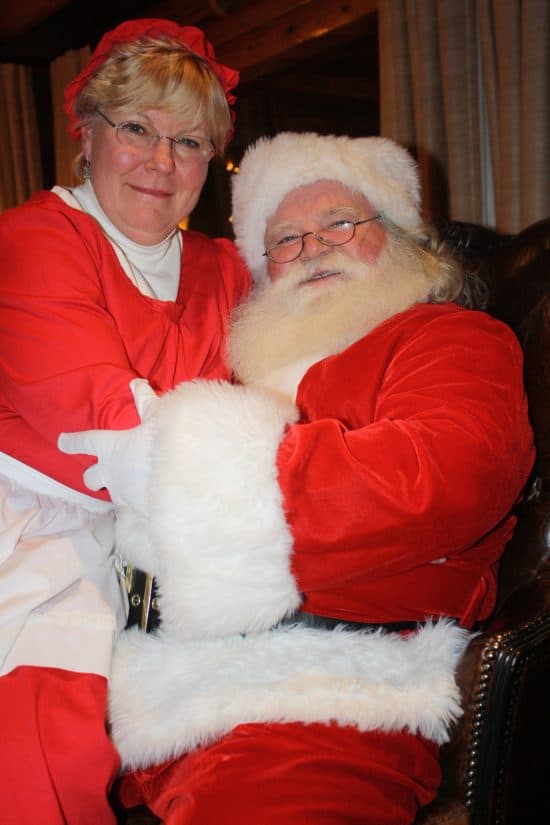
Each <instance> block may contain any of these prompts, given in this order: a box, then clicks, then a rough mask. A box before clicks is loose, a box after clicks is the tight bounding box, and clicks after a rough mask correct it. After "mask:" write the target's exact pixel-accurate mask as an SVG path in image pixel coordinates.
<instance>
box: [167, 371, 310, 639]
mask: <svg viewBox="0 0 550 825" xmlns="http://www.w3.org/2000/svg"><path fill="white" fill-rule="evenodd" d="M295 415H296V413H295V409H294V407H293V406H292V405H291V404H289V403H286V402H283V401H282V400H277V399H276V398H274V397H273V396H272V395H270V394H269V393H267V392H266V391H264V390H261V389H258V388H253V387H242V386H233V385H231V384H228V383H227V382H217V381H193V382H186V383H184V384H181V385H180V386H179V387H177V388H176V389H175V390H174V391H172V392H171V393H169V394H168V395H166V396H164V398H162V399H161V402H160V404H159V407H158V418H157V421H156V427H157V432H156V440H155V445H156V454H155V456H154V458H153V469H152V475H151V529H152V534H153V539H154V542H155V544H156V546H157V547H156V555H157V557H158V558H159V559H160V561H159V569H158V571H155V572H157V574H158V578H159V581H160V583H161V585H160V586H161V590H160V599H161V612H162V617H163V623H164V625H165V627H166V628H169V629H170V635H171V636H172V637H173V638H178V639H201V638H203V639H204V638H210V639H211V638H215V637H217V636H225V635H228V634H230V633H235V632H242V633H249V632H253V631H257V630H261V629H263V628H267V627H270V626H272V625H273V624H274V623H276V622H277V621H278V620H279V619H280V618H282V617H283V616H284V615H286V614H287V613H289V612H292V611H293V610H294V609H295V608H296V607H297V606H298V605H299V602H300V598H299V594H298V592H297V589H296V585H295V582H294V579H293V577H292V575H291V572H290V554H291V549H292V536H291V534H290V531H289V529H288V526H287V524H286V521H285V517H284V513H283V508H282V495H281V491H280V489H279V485H278V481H277V467H276V455H277V450H278V446H279V442H280V440H281V437H282V434H283V432H284V429H285V427H286V425H287V423H288V422H289V421H292V420H294V419H295Z"/></svg>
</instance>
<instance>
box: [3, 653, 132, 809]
mask: <svg viewBox="0 0 550 825" xmlns="http://www.w3.org/2000/svg"><path fill="white" fill-rule="evenodd" d="M106 694H107V683H106V680H105V679H104V678H102V677H101V676H94V675H90V674H83V673H71V672H69V671H64V670H58V669H56V668H38V667H18V668H17V669H16V670H14V671H12V672H11V673H9V674H8V675H6V676H2V677H1V678H0V708H2V722H1V730H0V740H1V746H0V776H1V777H2V788H3V793H2V795H1V796H2V802H1V804H0V820H1V822H2V825H37V823H43V824H44V825H114V823H115V817H114V814H113V812H112V810H111V807H110V805H109V801H108V799H107V794H108V790H109V788H110V786H111V784H112V782H113V780H114V778H115V776H116V774H117V772H118V770H119V766H120V760H119V758H118V755H117V753H116V751H115V750H114V748H113V746H112V744H111V742H110V741H109V739H108V737H107V734H106V732H105V707H106Z"/></svg>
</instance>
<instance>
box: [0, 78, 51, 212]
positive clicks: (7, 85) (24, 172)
mask: <svg viewBox="0 0 550 825" xmlns="http://www.w3.org/2000/svg"><path fill="white" fill-rule="evenodd" d="M0 123H1V124H2V129H3V134H2V140H1V141H0V211H3V210H4V209H8V207H10V206H16V205H17V204H18V203H21V201H23V200H25V199H26V198H27V197H28V196H29V195H30V194H31V193H32V192H34V191H36V190H38V189H41V188H42V185H43V183H42V162H41V157H40V140H39V133H38V122H37V116H36V110H35V106H34V98H33V90H32V73H31V69H30V67H28V66H20V65H17V64H14V63H0Z"/></svg>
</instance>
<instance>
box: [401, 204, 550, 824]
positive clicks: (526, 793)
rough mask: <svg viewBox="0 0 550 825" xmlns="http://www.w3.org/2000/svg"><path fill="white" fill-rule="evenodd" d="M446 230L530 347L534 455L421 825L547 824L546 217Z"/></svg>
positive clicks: (549, 482) (549, 343)
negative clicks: (518, 228)
mask: <svg viewBox="0 0 550 825" xmlns="http://www.w3.org/2000/svg"><path fill="white" fill-rule="evenodd" d="M448 234H449V237H450V238H451V239H452V240H454V241H455V242H456V244H457V246H458V248H459V251H460V252H461V253H462V254H463V255H464V257H465V258H467V259H470V260H475V259H476V258H477V259H478V260H481V263H480V264H479V270H478V277H480V278H481V279H482V281H483V282H484V283H485V284H486V285H487V307H486V308H487V311H488V312H491V313H492V314H493V315H495V316H496V317H498V318H501V319H502V320H504V321H506V322H507V323H508V324H510V326H512V328H513V329H514V330H515V331H516V333H517V335H518V337H519V339H520V341H521V343H522V345H523V348H524V353H525V384H526V389H527V394H528V398H529V405H530V414H531V420H532V424H533V429H534V432H535V441H536V446H537V462H536V466H535V470H534V473H533V477H532V481H531V484H530V487H529V489H528V491H527V493H526V496H525V498H524V500H523V501H522V502H521V504H520V506H519V507H518V523H517V526H516V529H515V532H514V536H513V538H512V541H511V542H510V543H509V545H508V546H507V548H506V551H505V553H504V556H503V559H502V564H501V570H500V588H499V600H498V604H497V608H496V611H495V613H494V615H493V616H492V618H491V619H490V620H489V621H488V622H486V623H485V626H484V627H483V628H482V632H481V633H480V635H479V636H477V638H475V639H474V640H473V642H472V643H471V644H470V647H469V649H468V650H467V652H466V655H465V657H464V659H463V661H462V664H461V666H460V670H459V674H458V678H459V682H460V685H461V688H462V693H463V704H464V711H465V712H464V716H463V718H462V720H461V722H460V724H459V725H458V727H457V729H456V730H455V733H454V736H453V739H452V741H451V742H450V743H449V744H448V745H447V746H445V747H444V748H443V751H442V764H443V783H442V786H441V789H440V792H439V795H438V798H437V799H436V800H435V801H434V803H432V805H430V806H429V807H428V808H426V809H424V810H423V811H422V812H421V813H420V815H419V816H418V819H417V823H418V825H420V823H422V825H531V823H533V825H535V823H536V825H542V823H546V822H550V792H549V788H548V786H547V784H546V783H547V781H548V776H549V769H550V701H549V699H550V695H549V686H550V587H549V585H550V288H549V287H550V220H546V221H541V222H540V223H538V224H534V225H532V226H530V227H528V228H527V229H525V230H524V231H523V232H521V233H519V234H518V235H515V236H508V237H504V238H502V237H499V236H496V235H495V234H494V233H487V232H486V231H484V230H480V228H479V227H473V226H469V225H467V224H454V225H453V226H452V227H450V228H449V232H448ZM487 248H488V255H487V256H485V254H484V253H485V250H487Z"/></svg>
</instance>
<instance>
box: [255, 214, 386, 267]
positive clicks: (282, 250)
mask: <svg viewBox="0 0 550 825" xmlns="http://www.w3.org/2000/svg"><path fill="white" fill-rule="evenodd" d="M381 217H382V216H381V215H373V216H372V218H364V219H363V220H359V221H336V222H335V223H331V224H329V225H328V226H325V227H323V229H320V230H319V231H318V232H313V231H310V232H304V234H303V235H285V237H284V238H281V239H280V240H279V241H277V243H275V244H273V246H270V247H269V249H267V250H266V251H265V252H264V253H263V257H264V258H269V260H270V261H273V263H275V264H288V263H290V262H291V261H295V260H296V259H297V258H299V257H300V255H301V254H302V252H303V251H304V241H305V239H306V238H307V237H308V235H313V237H314V238H316V239H317V240H318V241H319V243H322V244H324V245H325V246H343V245H344V244H345V243H349V242H350V241H351V239H352V238H353V237H354V235H355V230H356V228H357V227H358V226H361V225H362V224H364V223H370V221H377V220H379V218H381Z"/></svg>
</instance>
